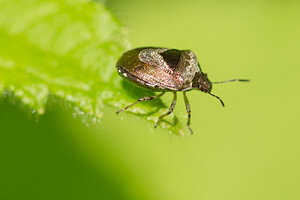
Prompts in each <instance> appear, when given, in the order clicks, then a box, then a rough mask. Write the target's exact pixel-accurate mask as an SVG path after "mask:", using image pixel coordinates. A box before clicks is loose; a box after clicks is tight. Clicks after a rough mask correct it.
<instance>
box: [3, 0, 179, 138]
mask: <svg viewBox="0 0 300 200" xmlns="http://www.w3.org/2000/svg"><path fill="white" fill-rule="evenodd" d="M126 33H127V29H126V28H125V27H123V26H122V25H121V24H120V22H119V21H118V20H117V19H116V18H115V17H114V16H113V15H112V14H111V13H110V12H109V11H108V10H107V9H106V8H105V6H104V5H103V4H101V3H100V2H92V1H88V0H72V1H71V0H69V1H60V0H51V1H50V0H48V1H39V0H31V1H28V0H2V1H1V2H0V44H1V48H0V91H2V92H3V93H4V94H7V91H8V92H9V93H12V94H13V96H14V98H16V99H19V100H20V102H21V103H22V104H24V105H26V106H28V107H29V108H30V109H31V111H32V113H34V112H35V113H37V114H38V115H41V114H43V113H44V112H45V108H46V104H47V102H48V100H49V97H51V96H53V97H54V98H56V99H61V100H62V101H63V102H66V103H67V104H70V105H72V108H73V110H74V115H80V116H82V117H83V118H88V120H87V121H86V123H98V122H100V121H101V118H102V117H103V115H104V113H103V108H104V106H108V107H111V108H113V110H116V111H117V110H119V109H120V108H122V107H124V106H126V105H128V104H131V103H133V102H135V101H136V100H137V99H138V98H140V97H143V96H148V95H154V93H153V92H151V91H145V90H144V89H140V88H137V87H135V86H133V85H131V84H128V83H127V82H126V81H124V80H122V78H121V77H120V76H119V75H118V74H117V72H116V69H115V63H116V61H117V59H118V58H119V57H120V55H121V54H122V53H123V52H124V51H125V50H127V49H128V47H129V43H128V41H127V39H126ZM49 94H51V95H50V96H49ZM166 111H167V106H166V105H165V104H164V103H163V102H162V101H161V100H153V101H152V102H149V103H148V102H145V103H142V104H140V105H137V106H135V107H133V108H132V109H130V110H129V111H126V112H127V113H131V114H134V115H136V116H138V118H144V119H146V120H148V121H149V122H150V123H151V124H150V125H151V126H154V123H155V121H156V120H157V118H158V116H159V115H161V114H163V113H164V112H166ZM121 114H122V115H123V114H124V113H121ZM116 117H120V116H116ZM168 119H169V120H170V121H167V120H165V121H162V123H160V126H162V127H164V128H166V129H167V130H169V131H170V132H173V133H183V131H182V130H181V129H180V124H179V123H178V122H177V118H176V117H175V116H174V115H171V117H168Z"/></svg>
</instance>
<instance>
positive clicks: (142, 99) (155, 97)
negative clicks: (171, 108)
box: [117, 92, 165, 114]
mask: <svg viewBox="0 0 300 200" xmlns="http://www.w3.org/2000/svg"><path fill="white" fill-rule="evenodd" d="M164 94H165V92H162V93H160V94H159V95H155V96H151V97H142V98H140V99H139V100H137V101H136V102H134V103H133V104H130V105H129V106H126V107H125V108H123V109H121V110H119V111H117V114H119V112H122V111H124V110H127V109H128V108H130V107H132V106H134V105H135V104H137V103H139V102H141V101H149V100H152V99H157V98H159V97H161V96H162V95H164Z"/></svg>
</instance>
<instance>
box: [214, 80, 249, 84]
mask: <svg viewBox="0 0 300 200" xmlns="http://www.w3.org/2000/svg"><path fill="white" fill-rule="evenodd" d="M235 81H240V82H249V81H250V80H249V79H231V80H227V81H217V82H211V83H213V84H215V83H229V82H235Z"/></svg>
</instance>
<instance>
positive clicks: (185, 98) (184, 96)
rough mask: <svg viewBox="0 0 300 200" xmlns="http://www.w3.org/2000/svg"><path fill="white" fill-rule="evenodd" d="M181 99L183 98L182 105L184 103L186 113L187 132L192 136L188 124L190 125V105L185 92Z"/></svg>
mask: <svg viewBox="0 0 300 200" xmlns="http://www.w3.org/2000/svg"><path fill="white" fill-rule="evenodd" d="M183 98H184V103H185V107H186V112H187V113H188V121H187V123H186V125H187V127H188V128H189V130H190V131H191V134H193V131H192V129H191V127H190V124H191V107H190V103H189V100H188V98H187V96H186V93H185V92H183Z"/></svg>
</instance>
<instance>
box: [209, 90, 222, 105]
mask: <svg viewBox="0 0 300 200" xmlns="http://www.w3.org/2000/svg"><path fill="white" fill-rule="evenodd" d="M208 94H210V95H211V96H213V97H216V98H217V99H219V100H220V102H221V104H222V106H223V107H225V104H224V102H223V101H222V99H221V98H220V97H218V96H216V95H214V94H212V93H208Z"/></svg>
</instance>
